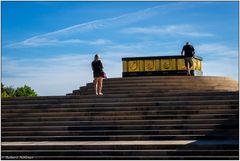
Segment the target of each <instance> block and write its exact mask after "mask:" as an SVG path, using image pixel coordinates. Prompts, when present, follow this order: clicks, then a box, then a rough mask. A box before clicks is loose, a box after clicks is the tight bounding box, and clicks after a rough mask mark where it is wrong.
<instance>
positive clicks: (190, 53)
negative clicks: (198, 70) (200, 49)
mask: <svg viewBox="0 0 240 161" xmlns="http://www.w3.org/2000/svg"><path fill="white" fill-rule="evenodd" d="M183 51H184V56H185V58H184V60H185V66H186V68H187V75H189V76H190V75H191V72H190V71H191V68H192V66H193V60H192V59H193V57H194V54H195V51H194V47H193V46H192V45H190V43H189V42H187V43H186V45H184V46H183V48H182V52H181V54H182V55H183Z"/></svg>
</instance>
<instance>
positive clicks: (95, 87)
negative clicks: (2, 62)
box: [93, 77, 98, 95]
mask: <svg viewBox="0 0 240 161" xmlns="http://www.w3.org/2000/svg"><path fill="white" fill-rule="evenodd" d="M93 86H94V91H95V93H96V95H98V78H97V77H95V78H94V80H93Z"/></svg>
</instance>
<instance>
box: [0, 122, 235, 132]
mask: <svg viewBox="0 0 240 161" xmlns="http://www.w3.org/2000/svg"><path fill="white" fill-rule="evenodd" d="M237 126H238V124H232V123H231V122H230V123H225V124H223V125H222V124H219V123H212V124H210V123H205V124H203V123H200V124H188V123H184V124H171V126H170V125H169V124H161V125H117V126H116V125H78V126H66V125H62V126H61V125H58V126H47V125H46V126H16V127H14V126H12V127H2V131H5V132H7V131H66V130H68V131H79V130H154V129H155V130H160V129H161V130H164V129H165V130H166V129H169V130H176V129H185V130H192V129H206V128H215V129H217V128H226V129H233V128H236V127H237Z"/></svg>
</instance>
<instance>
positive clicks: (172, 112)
mask: <svg viewBox="0 0 240 161" xmlns="http://www.w3.org/2000/svg"><path fill="white" fill-rule="evenodd" d="M238 112H239V110H238V109H214V110H162V109H161V110H157V109H155V110H151V111H149V110H148V111H116V112H112V111H111V112H75V111H74V112H41V113H36V112H35V111H34V110H33V111H29V112H28V113H2V117H3V118H6V117H10V118H11V117H19V116H20V117H45V116H46V117H54V116H55V117H58V116H59V117H60V116H78V117H92V116H129V117H131V116H136V115H142V116H145V115H164V114H166V115H177V114H180V115H186V114H220V113H225V114H234V113H238Z"/></svg>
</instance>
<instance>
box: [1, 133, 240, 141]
mask: <svg viewBox="0 0 240 161" xmlns="http://www.w3.org/2000/svg"><path fill="white" fill-rule="evenodd" d="M201 138H204V139H205V140H211V139H227V138H237V135H229V134H228V135H227V134H214V135H205V134H195V135H194V134H189V135H107V136H106V135H95V136H89V135H86V136H83V135H81V136H79V135H77V136H7V137H2V141H8V142H10V141H108V140H110V141H129V140H135V141H136V140H144V141H147V140H193V139H201Z"/></svg>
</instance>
